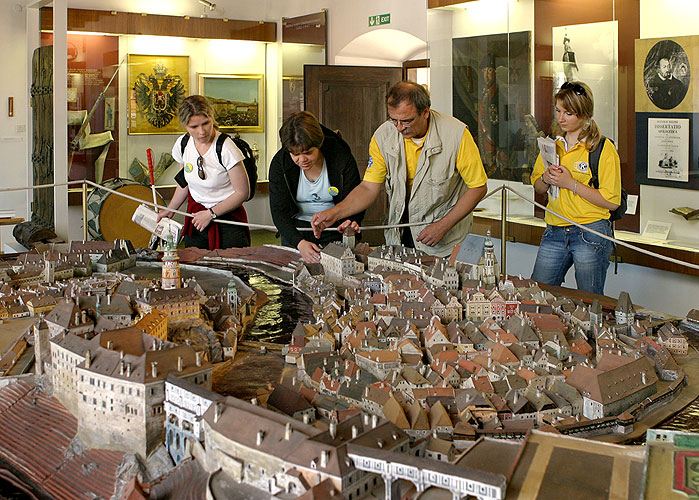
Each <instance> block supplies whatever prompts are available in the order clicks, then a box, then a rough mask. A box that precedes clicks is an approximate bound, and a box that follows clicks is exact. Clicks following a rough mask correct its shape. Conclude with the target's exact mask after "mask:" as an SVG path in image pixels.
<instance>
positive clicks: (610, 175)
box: [598, 141, 621, 205]
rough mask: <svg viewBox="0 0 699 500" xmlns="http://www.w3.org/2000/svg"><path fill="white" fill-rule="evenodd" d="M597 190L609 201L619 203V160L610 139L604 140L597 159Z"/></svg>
mask: <svg viewBox="0 0 699 500" xmlns="http://www.w3.org/2000/svg"><path fill="white" fill-rule="evenodd" d="M598 175H599V192H600V194H601V195H602V196H603V197H604V199H605V200H607V201H608V202H610V203H615V204H617V205H618V204H619V203H621V162H620V161H619V154H618V153H617V151H616V148H615V147H614V144H612V143H611V141H605V144H604V149H602V154H601V155H600V159H599V171H598Z"/></svg>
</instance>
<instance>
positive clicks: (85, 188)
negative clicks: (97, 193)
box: [83, 180, 87, 241]
mask: <svg viewBox="0 0 699 500" xmlns="http://www.w3.org/2000/svg"><path fill="white" fill-rule="evenodd" d="M83 241H87V182H85V181H84V180H83Z"/></svg>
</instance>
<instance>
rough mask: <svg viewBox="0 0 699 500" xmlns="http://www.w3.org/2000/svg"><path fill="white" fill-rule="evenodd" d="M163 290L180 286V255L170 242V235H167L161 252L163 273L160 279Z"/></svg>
mask: <svg viewBox="0 0 699 500" xmlns="http://www.w3.org/2000/svg"><path fill="white" fill-rule="evenodd" d="M160 286H161V288H162V289H163V290H173V289H175V288H180V287H181V284H180V257H179V256H178V255H177V248H176V247H175V244H174V243H173V242H172V235H169V236H168V239H167V243H166V244H165V251H164V252H163V274H162V279H161V285H160Z"/></svg>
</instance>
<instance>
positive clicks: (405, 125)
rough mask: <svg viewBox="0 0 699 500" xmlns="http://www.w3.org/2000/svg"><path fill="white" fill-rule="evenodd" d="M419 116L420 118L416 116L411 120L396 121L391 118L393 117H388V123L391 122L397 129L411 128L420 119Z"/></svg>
mask: <svg viewBox="0 0 699 500" xmlns="http://www.w3.org/2000/svg"><path fill="white" fill-rule="evenodd" d="M419 116H420V115H416V116H414V117H413V118H411V119H410V120H396V119H394V118H391V117H390V116H389V117H388V121H389V122H391V123H392V124H394V125H395V126H396V127H397V126H398V125H400V126H401V127H403V128H408V127H410V126H411V125H412V124H413V122H414V121H415V120H417V119H418V117H419Z"/></svg>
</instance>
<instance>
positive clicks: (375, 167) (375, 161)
mask: <svg viewBox="0 0 699 500" xmlns="http://www.w3.org/2000/svg"><path fill="white" fill-rule="evenodd" d="M385 179H386V161H385V160H384V159H383V155H382V154H381V150H380V149H379V145H378V143H377V142H376V137H374V136H371V143H369V164H368V165H367V167H366V171H365V172H364V179H363V180H365V181H369V182H374V183H376V184H383V182H384V180H385Z"/></svg>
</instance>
